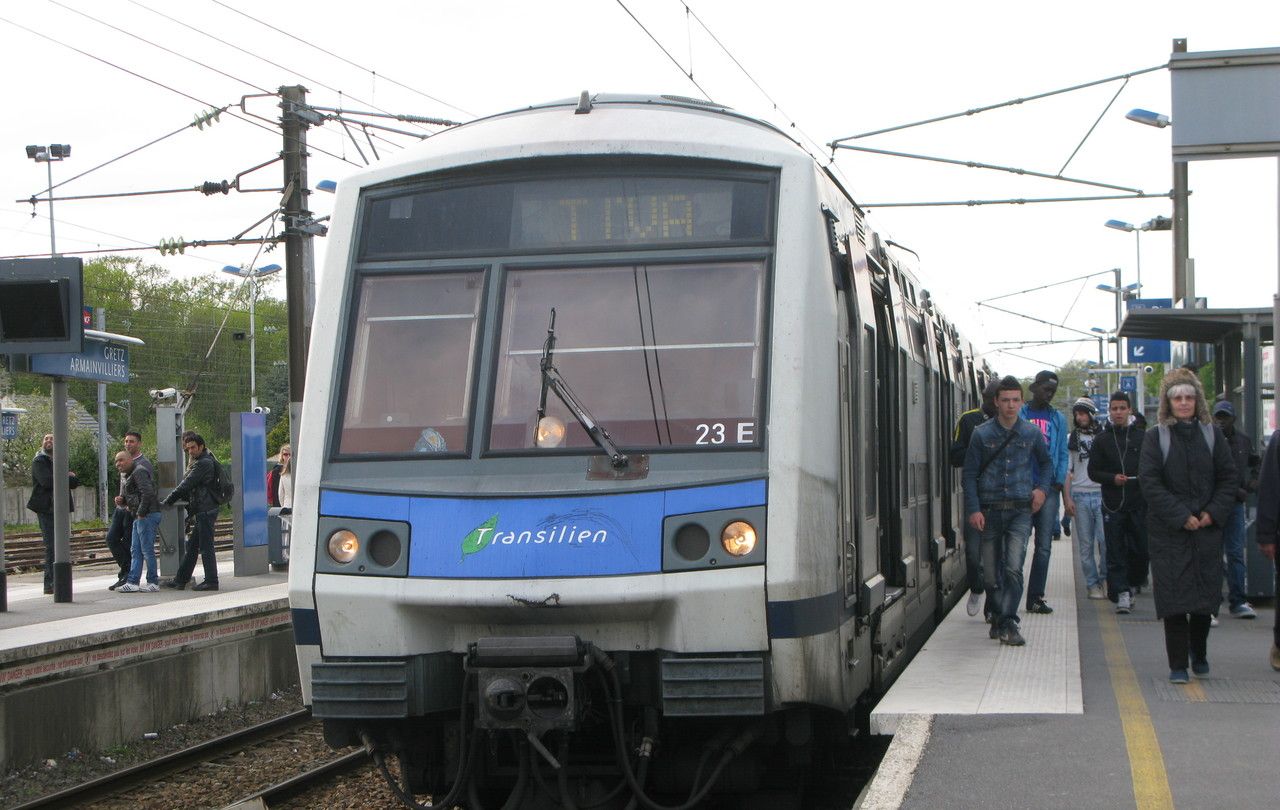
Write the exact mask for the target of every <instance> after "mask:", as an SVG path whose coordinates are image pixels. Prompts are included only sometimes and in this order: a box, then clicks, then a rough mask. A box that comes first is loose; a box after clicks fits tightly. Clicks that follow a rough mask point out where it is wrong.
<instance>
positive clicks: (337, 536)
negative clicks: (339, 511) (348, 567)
mask: <svg viewBox="0 0 1280 810" xmlns="http://www.w3.org/2000/svg"><path fill="white" fill-rule="evenodd" d="M328 547H329V556H330V557H332V558H333V561H334V562H339V563H344V564H345V563H349V562H351V561H352V560H354V559H355V558H356V554H357V553H358V552H359V551H360V538H359V537H356V534H355V532H353V531H351V530H350V529H338V530H337V531H336V532H334V533H333V534H331V535H329V543H328Z"/></svg>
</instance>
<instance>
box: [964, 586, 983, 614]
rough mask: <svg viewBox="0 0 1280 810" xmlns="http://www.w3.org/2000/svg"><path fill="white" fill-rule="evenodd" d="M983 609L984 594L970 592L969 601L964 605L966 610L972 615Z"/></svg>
mask: <svg viewBox="0 0 1280 810" xmlns="http://www.w3.org/2000/svg"><path fill="white" fill-rule="evenodd" d="M981 609H982V594H980V593H974V592H973V591H970V592H969V601H968V602H966V603H965V605H964V612H965V613H968V614H969V615H970V616H977V615H978V611H979V610H981Z"/></svg>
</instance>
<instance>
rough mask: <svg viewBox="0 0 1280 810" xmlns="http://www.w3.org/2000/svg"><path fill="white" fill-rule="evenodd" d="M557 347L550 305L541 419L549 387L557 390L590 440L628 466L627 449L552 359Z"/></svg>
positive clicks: (618, 464) (620, 465)
mask: <svg viewBox="0 0 1280 810" xmlns="http://www.w3.org/2000/svg"><path fill="white" fill-rule="evenodd" d="M555 348H556V310H555V307H552V308H551V321H550V322H549V323H548V324H547V340H546V342H545V343H543V344H542V360H541V361H540V362H539V364H538V365H539V367H540V368H541V369H542V393H541V394H540V395H539V396H538V419H539V420H541V419H542V418H543V417H545V416H546V415H547V391H548V390H550V391H551V392H552V393H554V394H555V395H556V396H557V397H558V398H559V399H560V401H561V402H563V403H564V406H565V407H566V408H568V409H569V412H570V413H572V414H573V418H575V419H577V420H578V424H579V425H582V429H583V430H585V431H586V432H587V435H588V436H590V437H591V441H593V442H595V445H596V447H599V448H600V449H601V450H603V451H604V452H605V455H607V456H608V457H609V463H610V464H612V465H613V466H614V467H615V468H617V469H622V468H623V467H626V466H627V464H628V463H629V462H630V459H629V458H628V457H627V455H626V454H625V453H623V452H622V451H621V450H619V449H618V446H617V445H616V444H614V443H613V439H611V438H609V431H607V430H605V429H604V427H602V426H601V425H600V424H599V423H598V422H596V420H595V417H593V416H592V415H591V412H590V411H588V410H587V409H586V407H585V406H583V404H582V403H581V402H580V401H579V400H578V397H577V396H575V395H574V393H573V389H571V388H570V387H569V383H567V382H565V379H564V377H563V376H561V375H560V371H559V369H557V368H556V366H555V363H554V362H552V359H551V355H552V353H553V352H554V351H555Z"/></svg>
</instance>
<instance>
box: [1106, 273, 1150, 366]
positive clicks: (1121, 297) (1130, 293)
mask: <svg viewBox="0 0 1280 810" xmlns="http://www.w3.org/2000/svg"><path fill="white" fill-rule="evenodd" d="M1111 272H1113V273H1115V274H1116V283H1115V284H1099V285H1098V289H1099V290H1102V291H1103V292H1105V293H1111V294H1112V295H1114V296H1115V297H1116V328H1115V339H1116V367H1117V368H1118V367H1119V366H1121V365H1122V364H1123V363H1124V359H1123V358H1124V347H1123V344H1122V342H1121V338H1120V321H1122V320H1124V302H1125V301H1128V300H1129V299H1130V298H1137V297H1138V295H1139V292H1138V291H1139V290H1140V289H1141V288H1142V284H1140V283H1139V282H1136V281H1135V282H1133V283H1132V284H1126V285H1124V286H1123V287H1122V286H1120V268H1119V267H1116V268H1113V269H1112V271H1111Z"/></svg>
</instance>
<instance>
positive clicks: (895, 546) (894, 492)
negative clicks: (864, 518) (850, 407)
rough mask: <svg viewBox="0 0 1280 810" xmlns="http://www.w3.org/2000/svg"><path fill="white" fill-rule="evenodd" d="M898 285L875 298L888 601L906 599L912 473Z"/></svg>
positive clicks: (877, 432) (881, 532)
mask: <svg viewBox="0 0 1280 810" xmlns="http://www.w3.org/2000/svg"><path fill="white" fill-rule="evenodd" d="M892 290H893V285H892V283H885V284H884V285H883V286H882V287H881V288H880V290H879V291H878V294H875V310H876V329H875V337H876V339H875V352H876V366H875V369H876V370H875V381H876V388H875V391H876V414H875V415H876V421H875V423H874V424H875V428H874V430H875V437H876V447H877V453H876V467H877V469H878V470H879V473H880V474H879V475H878V476H877V477H878V479H879V480H878V484H879V487H878V488H879V493H878V495H879V501H880V504H881V506H882V509H881V512H880V520H879V523H878V524H877V529H878V533H879V537H878V538H877V539H878V541H879V542H878V545H879V547H880V559H881V561H883V570H882V572H881V573H883V574H884V578H885V585H886V594H885V595H886V598H887V599H889V598H894V597H897V596H901V594H902V591H903V585H905V579H906V578H905V576H904V575H903V570H902V565H901V560H902V533H903V528H904V527H903V509H902V506H903V505H904V504H903V499H904V496H905V489H906V488H905V487H904V486H903V481H904V479H905V478H906V470H904V469H903V468H904V466H905V465H903V464H902V463H901V461H902V455H903V454H902V417H903V413H902V407H901V403H902V401H903V397H902V384H903V380H902V376H903V375H902V371H903V368H902V367H903V366H904V365H905V362H904V359H903V356H902V351H901V349H900V347H899V344H898V340H897V335H896V330H895V328H894V327H895V321H896V319H895V318H894V313H893V301H892V296H893V292H892Z"/></svg>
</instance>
